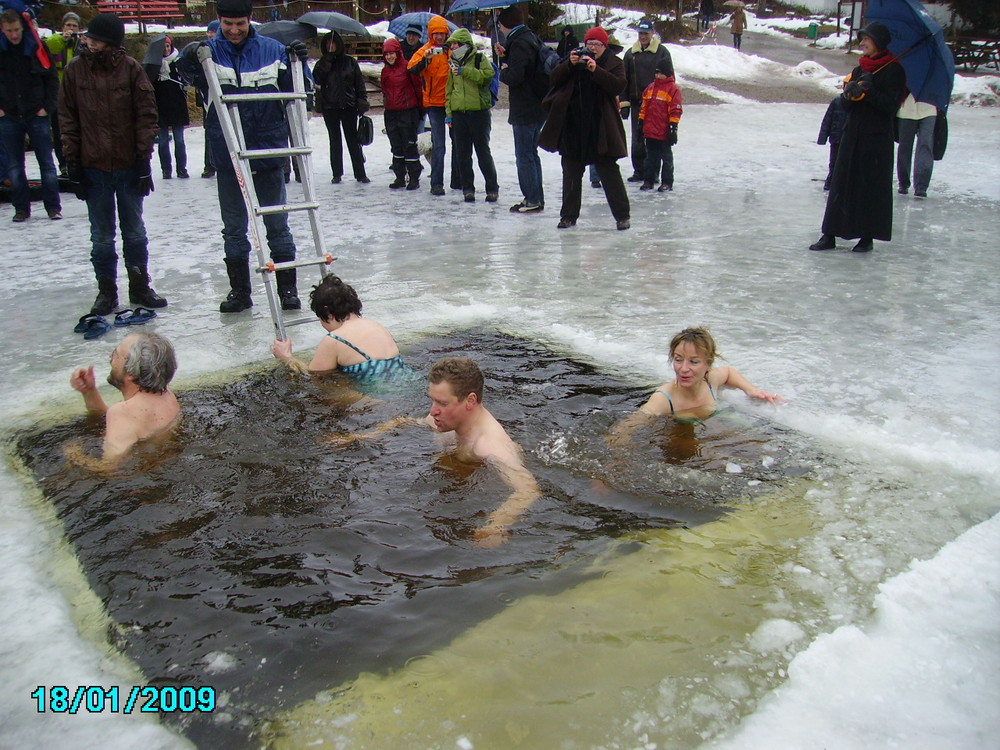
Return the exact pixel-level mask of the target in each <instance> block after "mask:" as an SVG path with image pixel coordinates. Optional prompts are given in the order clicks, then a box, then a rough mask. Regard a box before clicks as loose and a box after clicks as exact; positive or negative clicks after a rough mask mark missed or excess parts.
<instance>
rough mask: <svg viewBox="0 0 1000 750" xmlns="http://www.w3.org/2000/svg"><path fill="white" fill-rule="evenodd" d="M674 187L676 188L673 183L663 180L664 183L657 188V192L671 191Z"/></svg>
mask: <svg viewBox="0 0 1000 750" xmlns="http://www.w3.org/2000/svg"><path fill="white" fill-rule="evenodd" d="M673 189H674V186H673V185H668V184H667V183H665V182H663V183H661V184H660V186H659V187H658V188H656V192H658V193H670V192H673Z"/></svg>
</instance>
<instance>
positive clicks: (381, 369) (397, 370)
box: [327, 333, 415, 380]
mask: <svg viewBox="0 0 1000 750" xmlns="http://www.w3.org/2000/svg"><path fill="white" fill-rule="evenodd" d="M327 336H329V337H330V338H332V339H336V340H337V341H339V342H340V343H342V344H346V345H347V346H349V347H351V348H352V349H353V350H354V351H356V352H357V353H358V354H360V355H361V356H362V357H364V358H365V361H364V362H358V363H357V364H355V365H346V366H345V365H337V369H338V370H339V371H340V372H342V373H344V374H345V375H348V376H350V377H352V378H354V379H355V380H397V379H401V378H411V377H413V376H414V375H415V372H414V370H413V368H412V367H410V366H409V365H407V364H406V363H405V362H403V357H402V356H401V355H399V354H397V355H396V356H395V357H390V358H389V359H372V358H371V357H369V356H368V355H367V354H366V353H365V352H363V351H361V350H360V349H358V347H356V346H355V345H354V344H352V343H351V342H350V341H348V340H347V339H342V338H341V337H340V336H338V335H337V334H335V333H328V334H327Z"/></svg>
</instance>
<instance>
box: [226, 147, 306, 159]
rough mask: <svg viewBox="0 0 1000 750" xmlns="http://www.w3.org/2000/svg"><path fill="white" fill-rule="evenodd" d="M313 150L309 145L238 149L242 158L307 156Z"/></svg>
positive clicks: (238, 153)
mask: <svg viewBox="0 0 1000 750" xmlns="http://www.w3.org/2000/svg"><path fill="white" fill-rule="evenodd" d="M312 152H313V150H312V149H311V148H310V147H309V146H287V147H286V148H252V149H251V148H248V149H244V150H243V151H238V152H237V156H239V157H240V158H241V159H270V158H273V157H276V156H306V155H307V154H311V153H312Z"/></svg>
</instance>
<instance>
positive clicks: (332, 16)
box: [298, 10, 370, 36]
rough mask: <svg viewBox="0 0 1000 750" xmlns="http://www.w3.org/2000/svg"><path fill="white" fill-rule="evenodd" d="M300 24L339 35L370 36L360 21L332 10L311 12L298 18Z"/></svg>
mask: <svg viewBox="0 0 1000 750" xmlns="http://www.w3.org/2000/svg"><path fill="white" fill-rule="evenodd" d="M298 20H299V21H300V22H301V23H308V24H312V25H313V26H316V27H318V28H320V29H329V30H330V31H339V32H340V33H341V34H357V35H359V36H370V34H369V33H368V29H366V28H365V27H364V26H363V25H362V23H361V22H360V21H355V20H354V19H353V18H351V17H350V16H345V15H344V14H343V13H337V12H336V11H333V10H311V11H309V12H308V13H304V14H303V15H301V16H299V19H298Z"/></svg>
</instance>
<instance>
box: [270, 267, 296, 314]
mask: <svg viewBox="0 0 1000 750" xmlns="http://www.w3.org/2000/svg"><path fill="white" fill-rule="evenodd" d="M274 277H275V281H276V282H277V284H278V297H279V298H280V299H281V309H282V310H301V309H302V301H301V300H300V299H299V291H298V289H297V288H296V286H295V283H296V274H295V269H294V268H286V269H284V270H283V271H278V272H276V273H275V274H274Z"/></svg>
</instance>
